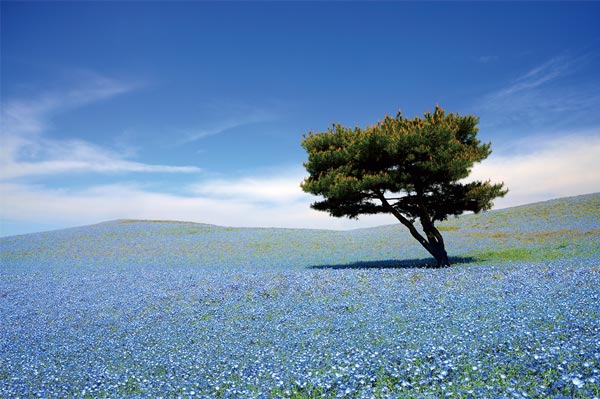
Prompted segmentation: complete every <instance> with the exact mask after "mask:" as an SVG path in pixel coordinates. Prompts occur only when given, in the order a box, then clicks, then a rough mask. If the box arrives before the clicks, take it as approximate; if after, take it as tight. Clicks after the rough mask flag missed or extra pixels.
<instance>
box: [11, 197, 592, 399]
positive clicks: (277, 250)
mask: <svg viewBox="0 0 600 399" xmlns="http://www.w3.org/2000/svg"><path fill="white" fill-rule="evenodd" d="M390 222H392V220H390ZM441 231H442V234H444V237H445V239H446V242H447V248H448V250H449V253H450V255H451V256H454V258H453V260H454V262H455V266H453V267H452V268H448V269H432V268H429V267H428V266H429V265H431V264H433V260H430V259H428V258H427V254H426V253H425V252H424V250H422V249H421V248H420V246H419V245H418V244H417V243H416V242H413V240H412V238H410V236H409V234H407V233H406V232H405V231H404V229H403V227H402V226H399V225H390V226H383V227H379V228H372V229H362V230H353V231H347V232H339V231H325V230H294V229H249V228H243V229H242V228H225V227H218V226H211V225H204V224H194V223H179V222H160V221H133V220H120V221H114V222H108V223H103V224H98V225H94V226H87V227H81V228H74V229H67V230H61V231H54V232H48V233H38V234H29V235H22V236H13V237H5V238H0V398H7V399H8V398H11V399H12V398H146V397H148V398H279V397H282V398H442V397H448V398H548V397H554V398H598V397H600V388H599V387H600V260H599V259H600V194H591V195H586V196H579V197H571V198H565V199H560V200H554V201H549V202H544V203H539V204H533V205H529V206H524V207H518V208H512V209H507V210H500V211H493V212H488V213H485V214H480V215H465V216H462V217H460V218H457V219H451V220H449V221H447V222H445V223H444V224H442V225H441Z"/></svg>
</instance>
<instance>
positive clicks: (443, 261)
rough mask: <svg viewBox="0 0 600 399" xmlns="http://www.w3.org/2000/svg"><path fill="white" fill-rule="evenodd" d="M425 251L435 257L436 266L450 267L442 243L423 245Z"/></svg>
mask: <svg viewBox="0 0 600 399" xmlns="http://www.w3.org/2000/svg"><path fill="white" fill-rule="evenodd" d="M425 249H427V251H428V252H429V253H430V254H431V255H432V256H433V257H434V258H435V261H436V262H437V267H450V266H451V264H450V259H448V253H447V252H446V248H445V247H444V243H443V242H442V243H440V242H437V243H429V246H428V247H425Z"/></svg>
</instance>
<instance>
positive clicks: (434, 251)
mask: <svg viewBox="0 0 600 399" xmlns="http://www.w3.org/2000/svg"><path fill="white" fill-rule="evenodd" d="M378 198H379V199H380V200H381V203H382V205H383V206H384V207H385V208H386V209H387V210H388V211H389V212H390V213H392V215H394V216H395V217H396V218H397V219H398V220H399V221H400V223H402V224H403V225H404V226H406V228H408V230H409V231H410V234H411V235H412V236H413V237H414V238H415V239H416V240H417V241H418V242H419V243H420V244H421V245H422V246H423V248H425V249H426V250H427V252H429V253H430V254H431V255H432V256H433V257H434V258H435V261H436V262H437V267H450V266H452V265H451V264H450V259H448V253H446V247H445V246H444V239H443V238H442V235H441V234H440V232H439V231H438V229H436V228H435V226H434V225H433V222H432V221H431V218H430V217H429V213H428V212H427V209H426V208H425V207H424V206H421V210H422V213H421V224H422V225H423V231H424V232H425V235H426V236H427V239H425V237H423V236H422V235H421V234H419V232H418V231H417V229H416V228H415V226H414V224H413V223H412V222H411V221H410V220H408V219H406V218H405V217H404V216H403V215H402V214H401V213H400V212H399V211H398V210H397V209H396V208H394V207H393V206H391V205H390V203H389V202H388V201H387V199H386V198H385V197H384V195H383V193H378Z"/></svg>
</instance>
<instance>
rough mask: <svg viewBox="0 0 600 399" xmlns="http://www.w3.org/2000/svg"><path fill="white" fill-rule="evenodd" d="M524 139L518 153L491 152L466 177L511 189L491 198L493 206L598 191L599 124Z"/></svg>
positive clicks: (499, 206) (599, 181) (502, 206)
mask: <svg viewBox="0 0 600 399" xmlns="http://www.w3.org/2000/svg"><path fill="white" fill-rule="evenodd" d="M523 143H527V144H524V146H526V148H524V149H523V151H519V152H518V153H513V154H503V155H495V154H492V155H491V156H490V158H488V159H487V160H484V161H483V162H482V163H481V164H477V165H476V166H475V167H474V168H473V171H472V173H471V175H470V177H469V180H487V179H491V180H492V182H500V181H503V182H504V183H505V184H506V187H508V189H509V190H510V191H509V193H508V195H507V196H506V197H505V198H501V199H498V200H496V201H494V203H495V204H496V208H505V207H510V206H515V205H522V204H526V203H531V202H537V201H543V200H547V199H551V198H558V197H565V196H572V195H579V194H587V193H592V192H600V128H598V129H594V130H589V131H585V132H579V133H578V134H565V135H561V136H560V137H559V138H552V139H545V140H544V139H543V138H542V137H537V140H536V139H534V138H529V139H528V140H527V142H526V141H525V140H523ZM534 145H535V146H537V148H533V146H534Z"/></svg>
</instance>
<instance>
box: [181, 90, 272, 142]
mask: <svg viewBox="0 0 600 399" xmlns="http://www.w3.org/2000/svg"><path fill="white" fill-rule="evenodd" d="M199 108H200V112H199V114H200V115H201V117H202V118H203V119H205V120H204V121H203V123H202V124H203V125H204V126H202V127H194V128H188V129H183V130H182V131H181V132H180V136H181V137H180V138H179V140H177V141H176V145H183V144H188V143H192V142H195V141H198V140H202V139H204V138H206V137H210V136H216V135H219V134H224V133H226V132H228V131H230V130H234V129H238V128H242V127H246V126H250V125H254V124H259V123H264V122H270V121H273V120H275V119H276V116H275V112H274V111H273V109H272V107H271V108H263V107H259V106H255V105H246V104H243V103H240V102H236V101H227V102H223V101H216V100H215V101H212V102H207V103H204V104H202V105H201V106H200V107H199Z"/></svg>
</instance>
